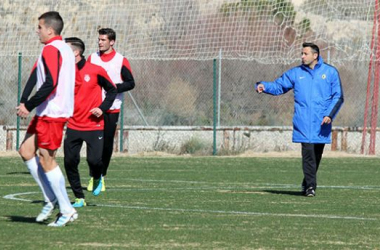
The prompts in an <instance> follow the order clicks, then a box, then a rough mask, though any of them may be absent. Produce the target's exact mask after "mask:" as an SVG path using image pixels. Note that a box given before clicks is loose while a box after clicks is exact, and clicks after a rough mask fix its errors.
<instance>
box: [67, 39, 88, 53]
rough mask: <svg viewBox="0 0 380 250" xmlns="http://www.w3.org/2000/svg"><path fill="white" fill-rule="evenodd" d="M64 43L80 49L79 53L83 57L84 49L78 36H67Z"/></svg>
mask: <svg viewBox="0 0 380 250" xmlns="http://www.w3.org/2000/svg"><path fill="white" fill-rule="evenodd" d="M65 42H66V43H70V44H71V45H72V46H74V47H75V48H77V49H78V50H79V51H80V55H81V56H82V57H83V53H84V51H85V50H86V46H85V45H84V42H83V41H82V40H81V39H79V38H78V37H67V38H65Z"/></svg>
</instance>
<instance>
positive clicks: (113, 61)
mask: <svg viewBox="0 0 380 250" xmlns="http://www.w3.org/2000/svg"><path fill="white" fill-rule="evenodd" d="M115 42H116V33H115V31H114V30H113V29H110V28H103V29H100V30H99V37H98V46H99V51H98V52H97V53H92V54H91V55H90V57H89V58H88V61H89V62H91V63H94V64H96V65H99V66H102V67H103V68H104V69H106V71H107V73H108V75H109V76H110V77H111V79H112V81H113V82H114V83H115V84H116V87H117V93H118V95H117V96H116V99H115V101H114V103H113V104H112V106H111V108H110V109H109V110H107V112H106V113H105V114H104V147H103V154H102V159H103V174H102V175H103V177H104V176H106V175H107V170H108V167H109V164H110V160H111V156H112V152H113V142H114V137H115V132H116V127H117V122H118V119H119V113H120V107H121V104H122V100H123V92H126V91H129V90H131V89H133V88H134V87H135V81H134V78H133V76H132V70H131V66H130V64H129V62H128V60H127V58H125V57H123V56H122V55H121V54H120V53H118V52H116V51H115V49H114V48H113V46H114V44H115ZM90 175H91V176H92V174H91V171H90ZM102 180H103V186H102V187H103V191H104V190H105V185H104V178H102ZM87 190H88V191H92V190H93V178H91V180H90V182H89V185H88V186H87Z"/></svg>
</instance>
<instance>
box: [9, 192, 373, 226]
mask: <svg viewBox="0 0 380 250" xmlns="http://www.w3.org/2000/svg"><path fill="white" fill-rule="evenodd" d="M36 193H39V192H26V193H16V194H9V195H6V196H4V197H3V198H4V199H9V200H17V201H27V202H32V200H29V199H22V198H18V196H20V195H29V194H36ZM94 205H95V206H98V207H111V208H125V209H134V210H153V211H168V212H183V213H185V212H188V213H212V214H232V215H248V216H274V217H298V218H317V219H340V220H359V221H377V219H376V218H365V217H354V216H339V215H325V214H319V215H317V214H285V213H260V212H245V211H224V210H206V209H183V208H160V207H142V206H126V205H109V204H94Z"/></svg>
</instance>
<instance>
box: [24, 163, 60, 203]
mask: <svg viewBox="0 0 380 250" xmlns="http://www.w3.org/2000/svg"><path fill="white" fill-rule="evenodd" d="M25 164H26V166H27V167H28V169H29V172H30V174H31V175H32V176H33V178H34V180H35V181H36V182H37V184H38V186H39V187H40V189H41V191H42V194H43V196H44V201H45V202H53V201H55V200H56V198H55V195H54V193H53V190H52V189H51V187H50V184H49V182H48V180H47V179H46V174H45V172H44V170H43V169H42V166H41V164H40V161H39V158H38V157H33V158H32V159H30V160H28V161H25Z"/></svg>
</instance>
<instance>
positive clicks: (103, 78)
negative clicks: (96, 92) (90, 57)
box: [98, 68, 117, 113]
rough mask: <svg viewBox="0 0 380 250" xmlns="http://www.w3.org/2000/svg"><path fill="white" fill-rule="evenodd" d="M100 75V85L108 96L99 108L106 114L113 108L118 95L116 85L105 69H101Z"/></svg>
mask: <svg viewBox="0 0 380 250" xmlns="http://www.w3.org/2000/svg"><path fill="white" fill-rule="evenodd" d="M99 69H100V73H99V74H98V83H99V85H100V86H101V87H102V88H103V89H104V90H105V91H106V96H105V98H104V100H103V102H102V104H100V106H99V108H100V109H101V110H102V111H103V113H104V112H106V111H107V110H108V109H109V108H111V106H112V103H113V101H114V100H115V98H116V95H117V89H116V86H115V84H114V83H113V82H112V80H111V78H110V77H109V76H108V74H107V72H106V71H105V70H104V69H103V68H99Z"/></svg>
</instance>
